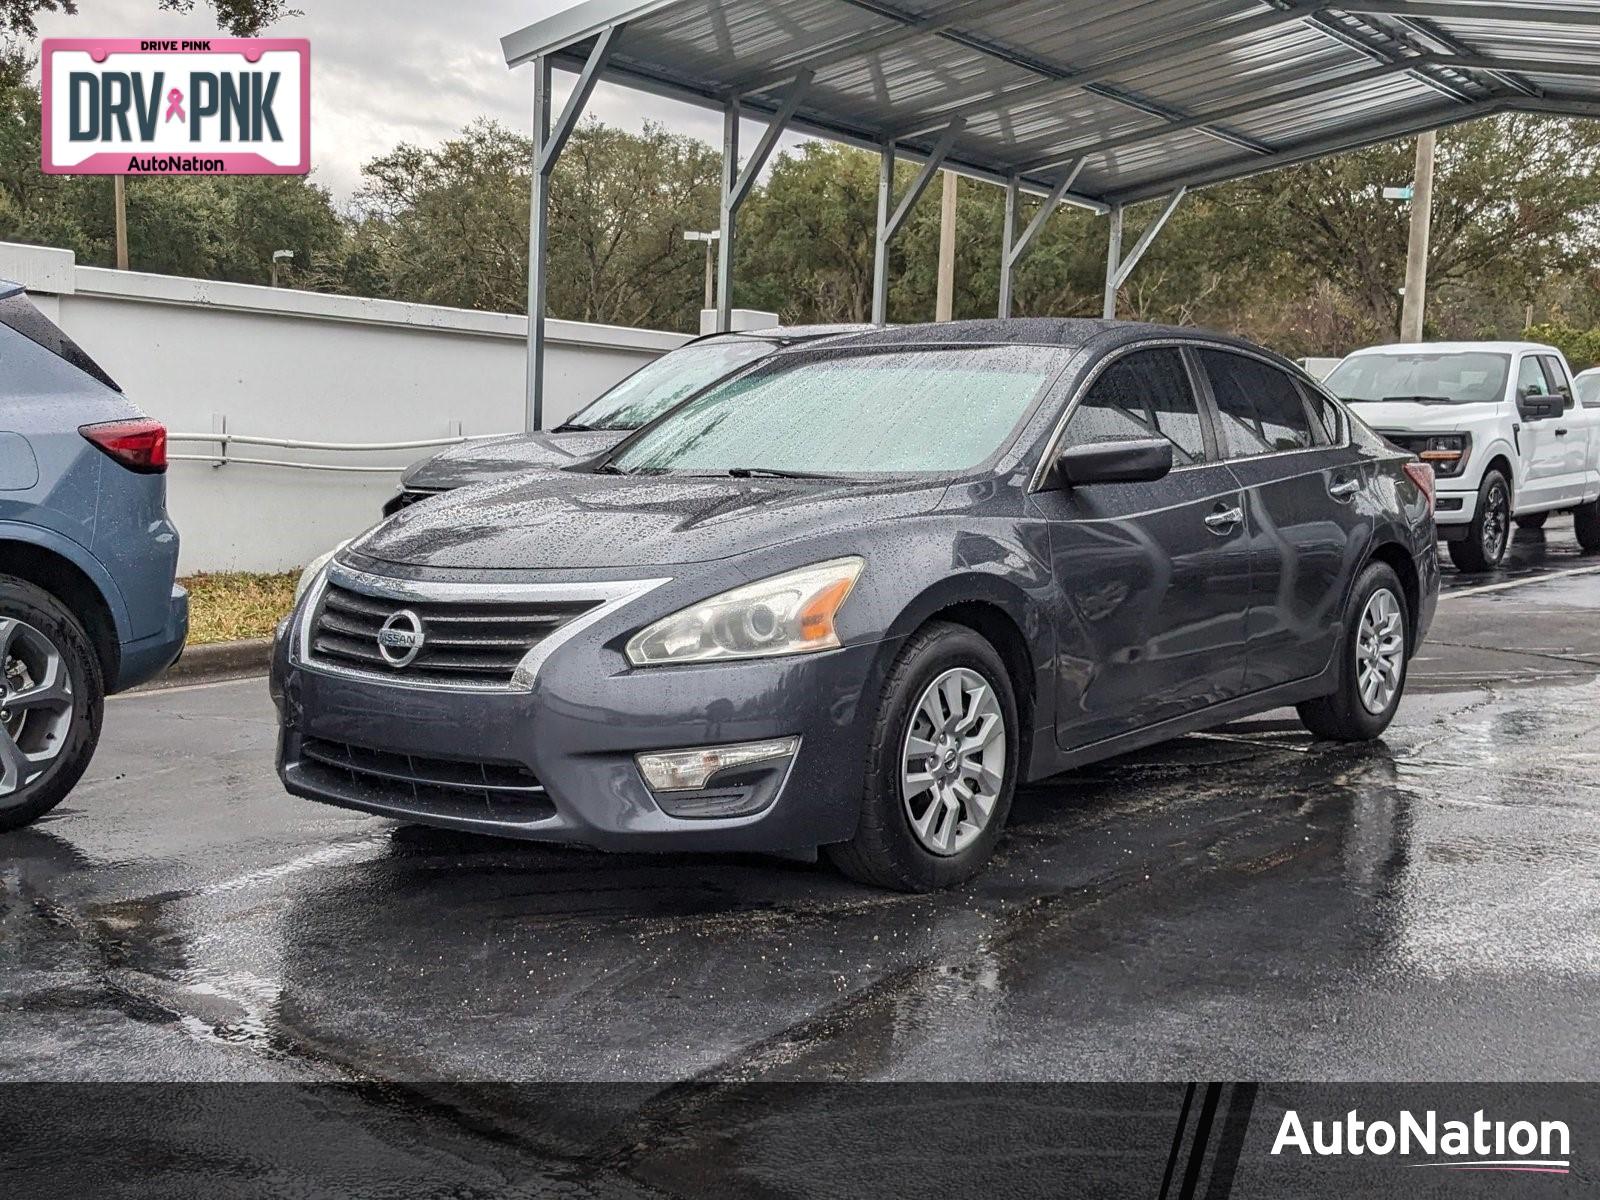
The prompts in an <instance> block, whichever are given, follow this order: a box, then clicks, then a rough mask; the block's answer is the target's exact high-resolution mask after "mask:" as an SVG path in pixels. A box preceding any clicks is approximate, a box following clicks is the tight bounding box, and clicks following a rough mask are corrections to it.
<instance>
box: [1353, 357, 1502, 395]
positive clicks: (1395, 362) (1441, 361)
mask: <svg viewBox="0 0 1600 1200" xmlns="http://www.w3.org/2000/svg"><path fill="white" fill-rule="evenodd" d="M1510 371H1511V356H1510V355H1509V354H1493V353H1490V352H1488V351H1481V350H1468V351H1460V352H1455V353H1442V354H1429V353H1426V352H1423V351H1416V352H1412V353H1406V354H1357V355H1355V356H1354V357H1352V358H1347V359H1345V360H1344V361H1343V362H1342V363H1340V364H1339V365H1338V366H1337V367H1335V368H1334V370H1333V374H1331V375H1329V376H1328V378H1327V379H1326V380H1324V381H1323V386H1324V387H1326V388H1327V389H1328V390H1329V391H1331V392H1332V393H1333V394H1334V395H1335V396H1338V397H1339V398H1340V399H1341V400H1347V401H1350V402H1351V403H1353V404H1370V403H1376V402H1379V401H1383V400H1410V401H1415V402H1417V403H1422V404H1480V403H1483V402H1485V401H1489V402H1493V401H1496V400H1500V399H1502V398H1503V397H1504V396H1505V392H1506V376H1507V375H1508V374H1509V373H1510Z"/></svg>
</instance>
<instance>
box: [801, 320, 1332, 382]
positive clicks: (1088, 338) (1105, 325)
mask: <svg viewBox="0 0 1600 1200" xmlns="http://www.w3.org/2000/svg"><path fill="white" fill-rule="evenodd" d="M1165 338H1174V339H1180V340H1183V341H1191V342H1192V341H1203V342H1210V343H1213V344H1214V345H1216V346H1217V347H1218V348H1219V349H1224V350H1226V349H1235V350H1245V351H1249V352H1250V353H1252V354H1265V355H1267V356H1268V357H1270V358H1272V359H1274V360H1275V361H1277V362H1279V363H1281V364H1283V365H1284V366H1287V367H1290V368H1292V369H1293V370H1295V371H1300V370H1301V368H1300V367H1299V365H1298V364H1296V363H1293V362H1290V360H1288V359H1286V358H1284V357H1283V356H1282V355H1280V354H1277V353H1275V352H1274V351H1271V350H1268V349H1266V348H1265V347H1263V346H1258V345H1256V344H1255V343H1254V342H1250V341H1247V340H1245V339H1244V338H1238V337H1234V336H1232V335H1231V334H1226V333H1217V332H1216V331H1214V330H1209V329H1196V328H1194V327H1192V326H1181V325H1155V324H1150V323H1147V322H1143V321H1105V320H1100V319H1098V318H1089V317H1012V318H1009V319H1007V320H998V319H995V320H988V321H941V322H936V323H931V324H924V325H895V326H887V327H883V328H877V327H874V328H871V329H868V330H866V331H864V332H861V333H856V334H851V335H848V336H843V337H837V338H835V339H834V340H833V342H832V343H831V344H830V349H831V348H835V347H847V348H851V349H855V348H859V347H872V346H883V347H886V348H887V347H898V346H904V347H912V346H961V345H968V346H997V345H1013V346H1048V347H1055V348H1060V349H1066V350H1080V349H1084V348H1086V347H1090V346H1092V347H1094V348H1095V349H1097V350H1113V349H1117V348H1119V347H1121V346H1125V345H1129V344H1133V343H1138V342H1145V341H1152V340H1161V339H1165Z"/></svg>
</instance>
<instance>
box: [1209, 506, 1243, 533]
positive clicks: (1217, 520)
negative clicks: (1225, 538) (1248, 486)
mask: <svg viewBox="0 0 1600 1200" xmlns="http://www.w3.org/2000/svg"><path fill="white" fill-rule="evenodd" d="M1243 521H1244V509H1242V508H1224V509H1219V510H1218V511H1216V512H1214V513H1212V514H1211V515H1210V516H1209V517H1207V518H1206V528H1207V529H1209V530H1211V532H1212V533H1227V532H1228V531H1229V530H1231V529H1234V528H1235V527H1236V526H1238V525H1239V524H1241V523H1242V522H1243Z"/></svg>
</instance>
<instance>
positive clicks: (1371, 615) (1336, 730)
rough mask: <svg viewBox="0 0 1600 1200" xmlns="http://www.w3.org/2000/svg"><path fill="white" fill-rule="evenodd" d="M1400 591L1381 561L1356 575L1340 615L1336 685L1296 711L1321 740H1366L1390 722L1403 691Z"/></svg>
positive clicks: (1405, 621) (1405, 648)
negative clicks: (1347, 604)
mask: <svg viewBox="0 0 1600 1200" xmlns="http://www.w3.org/2000/svg"><path fill="white" fill-rule="evenodd" d="M1405 595H1406V594H1405V590H1404V589H1403V588H1402V587H1401V586H1400V580H1399V577H1398V576H1396V575H1395V573H1394V570H1393V569H1392V568H1391V567H1389V566H1388V565H1387V564H1385V563H1381V562H1377V563H1373V564H1372V565H1371V566H1369V567H1368V568H1367V569H1366V570H1365V571H1363V572H1362V573H1361V578H1360V579H1359V580H1357V582H1356V590H1355V592H1354V593H1353V594H1352V595H1351V597H1350V607H1349V609H1348V610H1347V612H1346V613H1345V643H1344V649H1343V650H1342V651H1341V652H1340V662H1339V687H1338V690H1337V691H1335V692H1334V693H1333V694H1332V695H1331V696H1324V697H1322V698H1321V699H1320V700H1311V701H1308V702H1306V703H1305V704H1302V705H1300V707H1299V708H1298V709H1296V710H1295V711H1296V712H1298V713H1299V714H1300V721H1301V723H1302V724H1304V725H1305V727H1306V728H1307V729H1309V730H1310V731H1311V732H1312V733H1314V734H1316V735H1317V736H1318V737H1320V738H1327V739H1329V740H1330V741H1336V742H1369V741H1372V740H1373V739H1374V738H1376V737H1378V736H1380V735H1381V734H1382V733H1383V731H1384V730H1385V729H1387V728H1389V722H1390V721H1392V720H1394V714H1395V710H1396V709H1398V708H1399V707H1400V699H1401V697H1402V696H1404V695H1405V691H1406V671H1407V667H1408V664H1409V647H1410V640H1409V639H1410V629H1409V623H1410V622H1409V615H1408V614H1407V612H1406V600H1405Z"/></svg>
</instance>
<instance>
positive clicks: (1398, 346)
mask: <svg viewBox="0 0 1600 1200" xmlns="http://www.w3.org/2000/svg"><path fill="white" fill-rule="evenodd" d="M1418 351H1421V352H1422V353H1424V354H1521V353H1523V352H1525V351H1538V352H1540V353H1544V354H1559V353H1561V352H1560V351H1559V350H1557V349H1556V348H1555V347H1554V346H1547V345H1545V344H1544V343H1543V342H1397V343H1394V344H1392V345H1388V346H1368V347H1367V348H1366V349H1365V350H1357V351H1354V352H1353V353H1352V354H1351V355H1350V357H1351V358H1355V357H1356V356H1357V355H1363V354H1415V353H1417V352H1418Z"/></svg>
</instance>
